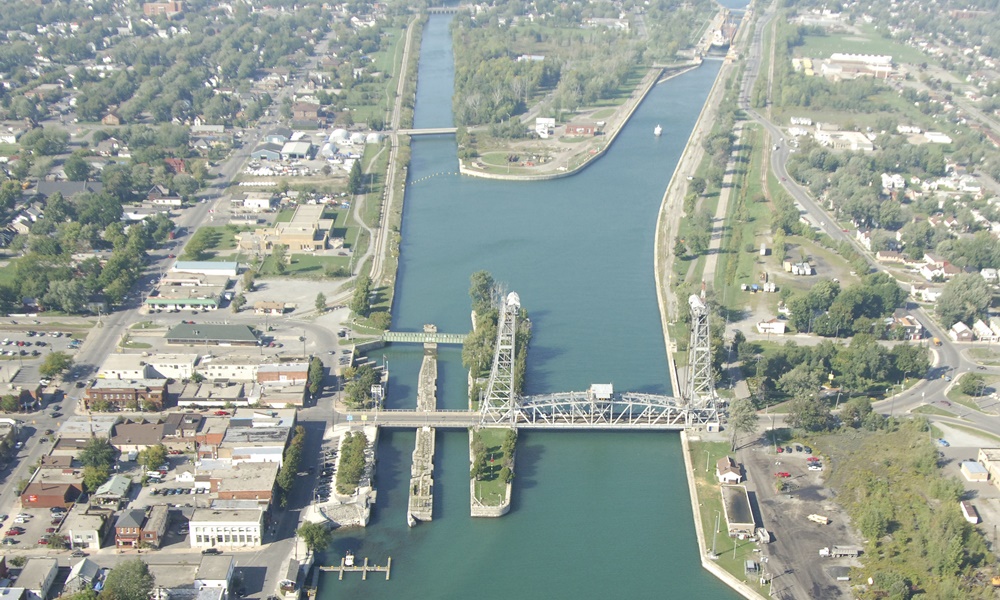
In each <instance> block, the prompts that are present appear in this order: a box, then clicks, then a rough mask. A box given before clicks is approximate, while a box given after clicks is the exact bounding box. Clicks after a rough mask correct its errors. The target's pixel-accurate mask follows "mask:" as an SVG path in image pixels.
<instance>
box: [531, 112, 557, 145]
mask: <svg viewBox="0 0 1000 600" xmlns="http://www.w3.org/2000/svg"><path fill="white" fill-rule="evenodd" d="M555 127H556V120H555V119H553V118H550V117H538V118H536V119H535V133H537V134H538V137H540V138H542V139H543V140H544V139H547V138H548V137H549V135H551V132H552V130H553V129H555Z"/></svg>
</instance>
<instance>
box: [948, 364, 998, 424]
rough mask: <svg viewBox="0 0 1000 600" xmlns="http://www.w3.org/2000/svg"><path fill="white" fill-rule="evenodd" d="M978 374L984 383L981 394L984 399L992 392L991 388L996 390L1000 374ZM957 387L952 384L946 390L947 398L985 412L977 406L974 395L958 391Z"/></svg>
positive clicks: (965, 374) (963, 375) (964, 374)
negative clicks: (984, 386)
mask: <svg viewBox="0 0 1000 600" xmlns="http://www.w3.org/2000/svg"><path fill="white" fill-rule="evenodd" d="M967 375H969V373H963V374H962V377H965V376H967ZM980 376H981V377H982V378H983V381H984V382H985V383H986V388H985V390H984V395H983V396H982V398H983V399H985V398H988V397H989V394H991V393H993V392H992V391H991V390H996V383H997V382H998V381H1000V376H996V375H992V376H991V375H980ZM958 387H959V386H957V385H953V386H952V387H951V389H950V390H948V393H947V394H946V396H947V397H948V399H949V400H951V401H952V402H957V403H958V404H961V405H962V406H964V407H966V408H969V409H972V410H974V411H976V412H985V411H983V409H981V408H979V403H978V402H977V400H976V397H974V396H970V395H968V394H963V393H962V392H961V391H959V389H958ZM986 414H994V413H986Z"/></svg>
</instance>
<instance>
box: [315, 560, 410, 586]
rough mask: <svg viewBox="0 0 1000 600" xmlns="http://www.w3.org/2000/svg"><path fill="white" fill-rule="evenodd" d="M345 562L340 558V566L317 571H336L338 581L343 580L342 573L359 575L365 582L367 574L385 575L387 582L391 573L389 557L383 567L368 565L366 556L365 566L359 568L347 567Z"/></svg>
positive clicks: (355, 566) (356, 566)
mask: <svg viewBox="0 0 1000 600" xmlns="http://www.w3.org/2000/svg"><path fill="white" fill-rule="evenodd" d="M346 562H347V561H346V559H344V558H341V559H340V566H332V567H320V568H319V569H320V570H321V571H336V572H337V573H338V575H337V580H339V581H343V580H344V573H361V579H362V580H367V579H368V574H369V573H385V580H386V581H389V575H390V573H391V572H392V557H391V556H390V557H389V559H388V561H387V562H386V564H385V566H384V567H382V566H379V565H369V564H368V557H367V556H366V557H365V564H363V565H361V566H358V565H353V566H350V567H348V566H347V564H346Z"/></svg>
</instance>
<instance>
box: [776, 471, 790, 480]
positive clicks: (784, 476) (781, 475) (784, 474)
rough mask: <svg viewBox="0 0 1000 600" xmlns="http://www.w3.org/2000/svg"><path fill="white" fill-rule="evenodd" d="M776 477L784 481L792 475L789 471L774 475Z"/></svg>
mask: <svg viewBox="0 0 1000 600" xmlns="http://www.w3.org/2000/svg"><path fill="white" fill-rule="evenodd" d="M774 476H775V477H780V478H782V479H784V478H786V477H791V476H792V474H791V473H789V472H788V471H778V472H777V473H775V474H774Z"/></svg>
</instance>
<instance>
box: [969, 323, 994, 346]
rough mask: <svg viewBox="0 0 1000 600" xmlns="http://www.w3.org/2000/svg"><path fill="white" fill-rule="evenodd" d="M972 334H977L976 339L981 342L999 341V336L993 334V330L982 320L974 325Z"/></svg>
mask: <svg viewBox="0 0 1000 600" xmlns="http://www.w3.org/2000/svg"><path fill="white" fill-rule="evenodd" d="M972 333H974V334H975V336H976V339H978V340H979V341H981V342H995V341H997V336H996V334H995V333H993V329H992V328H990V326H989V325H987V324H986V322H985V321H983V320H982V319H980V320H978V321H976V322H975V323H973V324H972Z"/></svg>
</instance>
